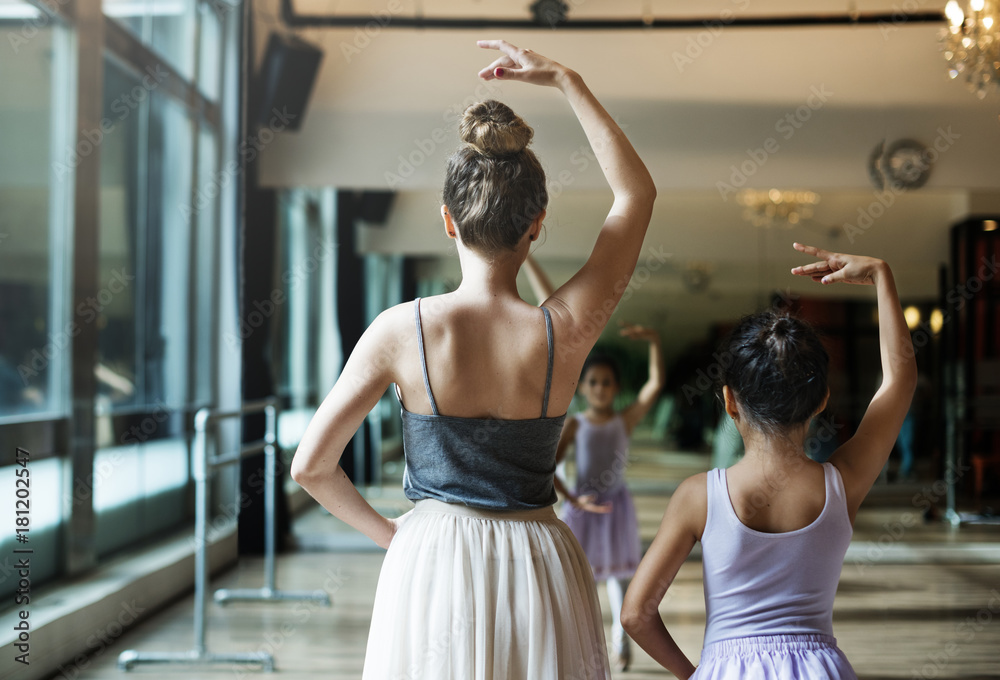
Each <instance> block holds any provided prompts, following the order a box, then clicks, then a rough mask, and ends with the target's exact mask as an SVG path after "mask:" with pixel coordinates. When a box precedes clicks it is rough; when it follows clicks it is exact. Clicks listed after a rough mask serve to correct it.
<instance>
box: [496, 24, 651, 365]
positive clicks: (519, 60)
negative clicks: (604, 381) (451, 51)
mask: <svg viewBox="0 0 1000 680" xmlns="http://www.w3.org/2000/svg"><path fill="white" fill-rule="evenodd" d="M479 46H480V47H483V48H487V49H495V50H500V51H501V52H502V53H503V54H502V56H501V57H500V58H498V59H497V60H496V61H494V62H493V63H492V64H490V65H489V66H488V67H487V68H484V69H483V70H482V71H480V72H479V75H480V77H482V78H484V79H486V80H492V79H494V78H498V79H500V80H517V81H524V82H528V83H534V84H537V85H551V86H553V87H557V88H558V89H559V90H561V91H562V92H563V94H564V95H565V96H566V99H567V100H568V101H569V103H570V106H572V107H573V112H574V113H575V114H576V117H577V118H578V119H579V121H580V125H581V126H582V127H583V131H584V132H585V133H586V135H587V140H588V141H589V142H590V146H591V148H592V149H593V151H594V154H595V155H596V156H597V160H598V162H599V163H600V166H601V169H602V170H603V172H604V176H605V178H606V179H607V181H608V184H609V185H610V186H611V191H612V192H613V193H614V196H615V200H614V204H613V205H612V206H611V212H609V213H608V216H607V219H605V221H604V226H603V227H602V229H601V233H600V234H599V235H598V237H597V243H596V244H595V246H594V250H593V252H592V253H591V255H590V258H589V259H588V260H587V263H586V264H585V265H584V266H583V268H582V269H580V271H579V272H577V274H576V275H575V276H574V277H573V278H571V279H570V280H569V281H567V282H566V283H565V284H564V285H563V286H561V287H560V288H559V289H558V290H556V291H555V293H554V294H553V295H552V296H551V297H550V298H549V301H548V302H547V303H546V307H549V308H550V309H551V310H552V312H553V313H554V314H556V315H558V316H560V317H563V318H564V320H565V321H566V322H568V324H569V326H570V328H572V329H573V330H574V331H575V332H574V335H575V336H576V337H578V338H580V339H581V340H583V341H584V342H581V343H578V344H579V346H581V348H584V354H585V353H586V351H587V350H589V349H590V347H591V346H592V345H593V343H594V342H595V341H596V340H597V337H598V336H599V335H600V333H601V331H602V330H603V328H604V323H606V322H607V319H608V318H610V316H611V312H612V311H614V308H615V306H616V305H617V304H618V301H619V300H620V299H621V296H622V294H623V293H624V292H625V288H626V287H627V286H628V283H629V280H630V279H631V277H632V272H633V271H634V270H635V263H636V261H637V260H638V258H639V252H640V250H641V249H642V241H643V238H644V237H645V235H646V228H647V227H648V226H649V220H650V217H651V216H652V213H653V200H654V199H655V198H656V187H655V185H654V184H653V178H652V177H651V176H650V174H649V171H648V170H647V169H646V166H645V165H644V164H643V162H642V159H640V158H639V154H637V153H636V152H635V149H633V148H632V144H631V143H630V142H629V141H628V138H627V137H626V136H625V133H624V132H622V129H621V128H620V127H619V126H618V124H617V123H615V121H614V119H612V118H611V116H610V115H609V114H608V112H607V111H605V110H604V107H603V106H601V103H600V102H599V101H597V98H596V97H595V96H594V95H593V93H591V91H590V90H589V89H588V88H587V86H586V84H585V83H584V82H583V78H581V77H580V76H579V74H577V73H576V72H574V71H572V70H570V69H568V68H566V67H565V66H562V65H561V64H558V63H556V62H554V61H552V60H551V59H547V58H545V57H543V56H541V55H539V54H536V53H535V52H532V51H531V50H525V49H521V48H518V47H515V46H514V45H511V44H510V43H508V42H506V41H504V40H481V41H479ZM602 315H603V319H604V322H603V323H594V320H595V319H596V318H602Z"/></svg>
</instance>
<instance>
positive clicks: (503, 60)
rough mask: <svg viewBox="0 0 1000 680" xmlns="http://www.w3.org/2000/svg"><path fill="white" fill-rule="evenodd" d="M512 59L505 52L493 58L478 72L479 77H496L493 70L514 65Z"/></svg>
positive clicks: (485, 78) (490, 78)
mask: <svg viewBox="0 0 1000 680" xmlns="http://www.w3.org/2000/svg"><path fill="white" fill-rule="evenodd" d="M514 65H515V64H514V61H513V60H512V59H511V58H510V57H508V56H507V55H506V54H505V55H503V56H502V57H500V58H499V59H497V60H495V61H494V62H493V63H492V64H490V65H489V66H487V67H486V68H484V69H483V70H481V71H480V72H479V77H480V78H482V79H483V80H493V78H495V77H496V74H495V71H496V70H497V69H498V68H510V67H512V66H514Z"/></svg>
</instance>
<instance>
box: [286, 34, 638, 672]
mask: <svg viewBox="0 0 1000 680" xmlns="http://www.w3.org/2000/svg"><path fill="white" fill-rule="evenodd" d="M479 46H480V47H483V48H486V49H492V50H499V52H500V56H499V58H498V59H496V61H494V62H493V63H492V64H490V65H489V66H488V67H486V68H485V69H483V70H482V71H480V73H479V76H480V77H481V78H483V79H485V80H492V79H499V80H502V81H503V80H512V81H519V82H524V83H527V84H533V85H543V86H551V87H555V88H556V89H558V90H559V91H560V92H561V93H562V94H563V95H564V96H565V97H566V99H567V100H568V102H569V104H570V106H571V107H572V109H573V112H574V113H575V114H576V116H577V118H578V119H579V121H580V124H581V125H582V127H583V129H584V132H585V133H586V135H587V138H588V140H589V142H590V144H591V146H592V147H593V149H594V153H595V154H596V155H597V158H598V160H599V161H600V165H601V167H602V168H603V170H604V174H605V176H606V178H607V180H608V183H609V184H610V185H611V189H612V190H613V192H614V203H613V205H612V207H611V210H610V212H609V214H608V216H607V218H606V219H605V222H604V226H603V227H602V229H601V231H600V234H599V236H598V238H597V243H596V244H595V246H594V250H593V252H592V253H591V255H590V257H589V259H588V260H587V262H586V264H584V266H583V267H582V268H581V269H580V271H579V272H578V273H577V274H576V275H575V276H574V277H573V278H572V279H571V280H570V281H569V282H567V283H566V284H565V285H564V286H562V287H561V288H559V289H558V290H556V291H555V292H554V293H553V294H552V296H551V297H549V298H548V299H547V300H546V301H544V303H543V304H542V306H541V309H539V307H537V306H535V305H532V304H529V303H528V302H525V301H524V300H522V299H521V298H520V296H519V295H518V292H517V283H516V279H517V273H518V270H519V269H520V268H521V265H522V264H523V263H524V261H525V258H526V257H527V255H528V251H529V248H530V246H531V243H532V242H533V241H535V240H536V239H537V238H538V235H539V232H540V231H541V228H542V221H543V219H544V218H545V209H546V206H547V203H548V196H547V193H546V188H545V174H544V172H543V170H542V167H541V164H540V163H539V161H538V158H537V157H536V156H535V154H534V153H533V152H532V151H531V150H530V149H529V148H528V144H529V143H530V141H531V138H532V136H533V132H532V130H531V128H530V127H528V125H527V124H526V123H525V122H524V121H523V120H522V119H521V118H520V117H518V116H517V115H516V114H514V112H513V111H511V109H510V108H509V107H507V106H506V105H505V104H502V103H500V102H497V101H487V102H482V103H479V104H475V105H473V106H471V107H469V109H468V110H467V111H466V112H465V115H464V117H463V119H462V121H461V124H460V134H461V138H462V140H463V142H464V144H463V145H462V146H461V147H460V148H459V149H458V150H457V151H456V152H455V153H454V154H453V155H452V157H451V158H450V159H449V161H448V166H447V175H446V180H445V187H444V205H443V206H442V207H441V217H442V222H443V225H444V231H445V233H446V234H447V236H448V238H451V239H454V241H455V244H456V247H457V250H458V256H459V260H460V262H461V267H462V283H461V285H460V286H459V287H458V288H457V289H456V290H455V291H454V292H451V293H447V294H444V295H439V296H434V297H432V298H427V299H425V300H420V299H417V300H415V301H414V302H413V303H407V304H403V305H399V306H396V307H393V308H391V309H389V310H386V311H385V312H383V313H382V314H380V315H379V317H378V318H377V319H376V320H375V321H374V322H373V323H372V325H371V326H370V327H369V328H368V330H367V331H366V332H365V334H364V336H363V337H362V338H361V340H360V341H359V342H358V345H357V347H356V348H355V349H354V352H353V353H352V354H351V357H350V359H349V360H348V362H347V364H346V366H345V367H344V370H343V373H342V374H341V376H340V379H339V380H338V381H337V384H336V385H335V386H334V388H333V390H332V391H331V392H330V394H329V395H328V396H327V397H326V399H325V400H324V401H323V403H322V405H321V406H320V408H319V410H318V411H317V413H316V415H315V417H314V418H313V421H312V423H311V424H310V425H309V428H308V430H307V431H306V433H305V435H304V437H303V440H302V443H301V444H300V446H299V449H298V452H297V453H296V455H295V459H294V461H293V462H292V476H293V478H294V479H295V480H296V481H298V482H299V483H300V484H302V486H303V487H304V488H305V489H306V490H307V491H308V492H309V493H310V494H311V495H312V496H313V497H314V498H316V499H317V500H318V501H319V502H320V503H322V505H323V506H324V507H325V508H327V509H328V510H329V511H330V512H331V513H332V514H333V515H335V516H336V517H339V518H340V519H342V520H344V521H345V522H347V523H348V524H350V525H351V526H353V527H355V528H356V529H358V530H359V531H361V532H363V533H364V534H365V535H367V536H369V537H370V538H371V539H372V540H373V541H375V542H376V543H377V544H378V545H380V546H382V547H385V548H388V551H387V553H386V556H385V561H384V562H383V564H382V571H381V574H380V577H379V584H378V591H377V594H376V597H375V605H374V613H373V616H372V623H371V629H370V632H369V640H368V650H367V654H366V658H365V671H364V678H365V679H366V680H375V679H383V678H393V679H395V678H428V679H433V680H446V679H455V680H458V679H462V680H466V679H472V678H475V679H476V680H489V679H492V678H496V679H500V678H532V679H533V680H543V679H551V680H556V679H557V678H558V679H569V678H609V677H610V672H609V669H608V660H607V652H606V647H605V642H604V630H603V622H602V619H601V613H600V607H599V604H598V600H597V594H596V589H595V585H594V578H593V575H592V573H591V569H590V566H589V565H588V563H587V559H586V556H585V555H584V554H583V551H582V550H581V548H580V545H579V544H578V543H577V541H576V539H575V538H574V537H573V534H572V533H571V532H570V530H569V528H568V527H567V526H566V525H565V524H564V523H563V522H561V521H560V520H559V519H557V518H556V515H555V512H554V511H553V508H552V505H553V503H555V501H556V494H555V491H554V489H553V473H554V471H555V455H556V444H557V443H558V441H559V433H560V431H561V429H562V425H563V421H564V419H565V413H566V409H567V407H568V406H569V403H570V401H571V400H572V398H573V394H574V392H575V390H576V383H577V380H578V379H579V375H580V369H581V367H582V366H583V363H584V360H585V359H586V358H587V354H588V352H589V351H590V349H591V347H592V346H593V345H594V343H595V342H596V340H597V338H598V336H599V335H600V333H601V330H602V328H603V323H595V322H594V318H595V316H597V314H604V319H605V321H606V317H607V316H608V312H607V310H609V309H613V307H614V306H615V305H616V304H617V302H618V300H619V299H620V297H621V295H622V292H623V291H624V290H625V286H626V284H627V283H628V281H629V278H630V276H631V274H632V271H633V270H634V268H635V264H636V260H637V258H638V256H639V252H640V249H641V247H642V241H643V237H644V235H645V233H646V228H647V226H648V224H649V220H650V215H651V212H652V207H653V199H654V197H655V194H656V191H655V188H654V186H653V181H652V179H651V178H650V175H649V172H648V171H647V170H646V167H645V166H644V165H643V163H642V161H641V160H640V159H639V156H638V155H637V154H636V152H635V150H634V149H633V148H632V146H631V144H629V141H628V139H626V137H625V134H624V133H623V132H622V131H621V129H620V128H619V127H618V125H617V124H615V122H614V121H613V120H612V118H611V116H609V115H608V113H607V112H606V111H605V110H604V108H603V107H602V106H601V105H600V103H599V102H598V101H597V99H596V98H595V97H594V95H593V94H591V92H590V90H589V89H588V88H587V86H586V85H585V84H584V82H583V79H582V78H581V77H580V76H579V75H578V74H576V73H575V72H573V71H572V70H570V69H568V68H566V67H564V66H561V65H560V64H558V63H556V62H554V61H552V60H550V59H546V58H545V57H543V56H541V55H539V54H536V53H534V52H532V51H530V50H525V49H520V48H518V47H515V46H514V45H511V44H509V43H507V42H505V41H502V40H487V41H481V42H480V43H479ZM557 358H558V360H557ZM391 384H395V385H396V390H397V394H398V395H399V397H400V403H401V405H402V418H403V435H404V438H403V442H404V452H405V457H406V474H405V476H404V480H403V485H404V489H405V492H406V496H407V497H408V498H410V499H411V500H413V501H415V503H416V506H415V508H414V509H413V510H412V511H410V512H408V513H407V514H405V515H404V516H403V517H401V518H398V519H389V518H385V517H383V516H381V515H380V514H379V513H377V512H376V511H375V510H374V509H373V508H372V507H371V506H370V505H369V504H368V503H367V502H366V500H365V499H364V498H363V497H362V496H361V494H359V493H358V491H357V490H356V489H355V487H354V485H353V484H352V483H351V481H350V480H349V479H348V478H347V476H346V474H345V473H344V471H343V469H342V468H341V467H340V465H339V462H340V457H341V455H342V454H343V451H344V447H345V445H346V444H347V442H348V441H349V440H350V438H351V437H352V436H353V434H354V432H355V430H357V428H358V426H360V425H361V423H362V421H363V420H364V418H365V416H366V415H367V413H368V412H369V410H371V408H372V407H374V406H375V404H376V402H377V401H378V399H379V398H380V397H381V396H382V394H383V393H384V392H385V390H386V388H388V387H389V386H390V385H391Z"/></svg>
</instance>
